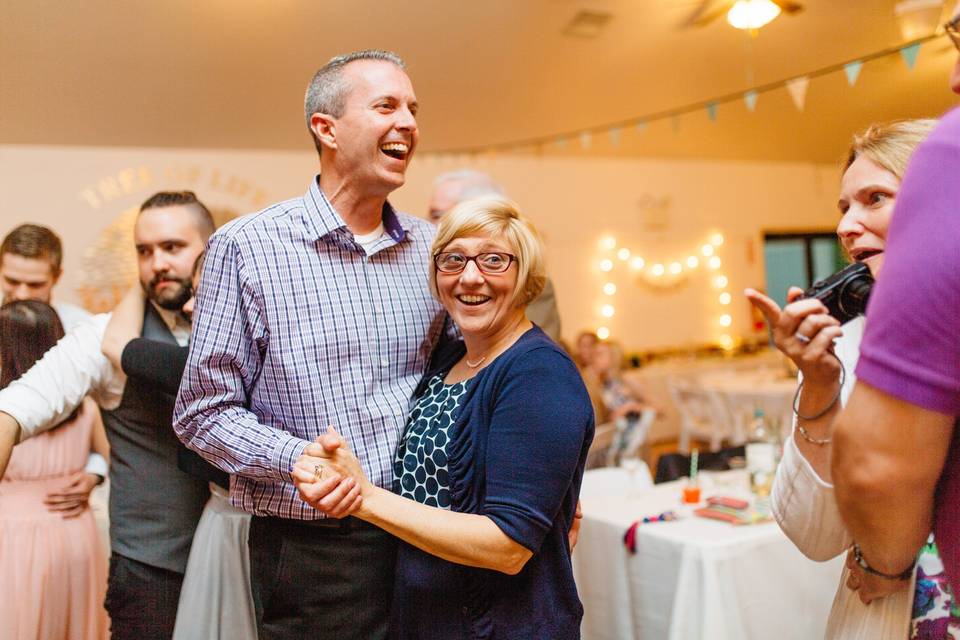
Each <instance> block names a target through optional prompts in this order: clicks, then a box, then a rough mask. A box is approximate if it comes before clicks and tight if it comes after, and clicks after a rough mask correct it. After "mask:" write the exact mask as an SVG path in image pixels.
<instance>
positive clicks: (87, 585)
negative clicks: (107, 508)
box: [0, 300, 109, 640]
mask: <svg viewBox="0 0 960 640" xmlns="http://www.w3.org/2000/svg"><path fill="white" fill-rule="evenodd" d="M62 336H63V326H62V325H61V324H60V319H59V318H58V317H57V314H56V312H55V311H54V310H53V309H52V308H51V307H50V306H49V305H46V304H44V303H42V302H37V301H33V300H21V301H16V302H10V303H7V304H5V305H3V307H2V308H0V388H3V387H5V386H7V385H8V384H9V383H10V382H11V381H13V380H16V379H17V378H18V377H19V376H20V375H21V374H22V373H24V372H25V371H27V369H29V368H30V367H31V366H32V365H33V364H34V363H35V362H36V361H37V360H39V359H40V358H41V357H42V356H43V354H44V353H45V352H46V351H47V349H49V348H50V347H52V346H53V345H54V344H55V343H56V342H57V340H59V339H60V338H61V337H62ZM91 449H93V450H95V451H96V452H97V453H99V454H101V455H103V456H104V457H107V456H108V446H107V439H106V434H105V433H104V429H103V423H102V422H101V420H100V413H99V409H98V408H97V406H96V404H94V402H93V401H92V400H90V399H89V398H87V399H86V400H84V402H83V404H81V405H80V407H78V408H77V410H76V411H75V412H74V414H73V415H71V416H70V417H69V418H67V420H65V421H64V422H63V423H61V424H60V425H59V426H57V427H55V428H54V429H52V430H50V431H48V432H46V433H44V434H41V435H38V436H36V437H34V438H31V439H29V440H26V441H24V442H23V443H22V444H19V445H17V446H16V447H15V448H14V450H13V455H12V456H11V458H10V464H9V466H8V467H7V472H6V475H5V476H4V477H3V479H2V480H0V585H2V586H0V592H2V593H3V597H0V640H101V639H105V638H107V637H108V626H109V623H108V620H107V614H106V611H105V610H104V608H103V599H104V594H105V592H106V587H107V561H106V554H105V552H104V549H103V548H102V545H101V543H100V538H99V536H98V534H97V528H96V524H95V523H94V519H93V514H92V513H91V511H90V508H89V507H88V506H87V507H84V508H82V509H81V510H79V511H76V510H73V511H51V510H50V509H49V508H48V507H47V505H45V504H44V499H45V498H46V496H47V494H48V493H49V492H50V490H51V489H53V488H59V487H61V486H62V485H63V481H64V476H70V475H73V474H76V473H78V472H81V471H83V467H84V463H85V462H86V459H87V455H88V454H89V452H90V451H91Z"/></svg>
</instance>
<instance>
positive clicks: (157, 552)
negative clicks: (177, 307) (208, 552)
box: [102, 303, 210, 573]
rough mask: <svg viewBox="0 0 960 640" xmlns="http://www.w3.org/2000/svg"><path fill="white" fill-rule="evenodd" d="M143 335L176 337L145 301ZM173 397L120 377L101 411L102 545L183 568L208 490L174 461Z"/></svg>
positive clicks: (173, 568)
mask: <svg viewBox="0 0 960 640" xmlns="http://www.w3.org/2000/svg"><path fill="white" fill-rule="evenodd" d="M142 335H143V337H145V338H150V339H152V340H160V341H162V342H171V343H174V344H176V340H175V339H174V337H173V334H171V333H170V330H169V329H168V328H167V325H166V324H164V322H163V318H161V317H160V314H159V313H157V311H156V309H154V308H153V305H152V304H150V303H147V305H146V310H145V312H144V319H143V333H142ZM174 400H175V398H174V397H173V396H171V395H168V394H165V393H163V392H162V391H160V390H158V389H156V388H155V387H152V386H151V385H147V384H145V383H143V382H138V381H137V380H134V379H132V378H128V379H127V384H126V386H125V387H124V389H123V399H122V400H121V401H120V406H119V407H117V408H116V409H114V410H113V411H102V415H103V423H104V425H105V426H106V428H107V439H108V440H109V441H110V545H111V547H112V550H113V551H115V552H116V553H118V554H120V555H122V556H125V557H127V558H131V559H133V560H138V561H140V562H143V563H144V564H148V565H150V566H152V567H160V568H162V569H169V570H171V571H177V572H179V573H183V572H184V571H185V570H186V567H187V555H188V554H189V553H190V543H191V541H192V540H193V531H194V529H196V527H197V522H198V521H199V520H200V513H201V512H202V511H203V507H204V504H205V503H206V501H207V498H208V497H209V495H210V492H209V489H208V488H207V483H206V482H204V481H202V480H197V479H196V478H193V477H191V476H189V475H187V474H186V473H184V472H183V471H181V470H180V469H178V468H177V444H178V440H177V436H176V435H175V434H174V432H173V426H172V425H173V403H174Z"/></svg>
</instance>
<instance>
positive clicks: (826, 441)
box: [797, 422, 833, 446]
mask: <svg viewBox="0 0 960 640" xmlns="http://www.w3.org/2000/svg"><path fill="white" fill-rule="evenodd" d="M797 432H798V433H799V434H800V437H801V438H803V439H804V440H806V441H807V442H809V443H810V444H817V445H821V446H822V445H825V444H830V441H831V440H832V439H833V438H814V437H813V436H811V435H810V434H809V433H807V430H806V429H804V428H803V425H802V424H800V423H799V422H798V423H797Z"/></svg>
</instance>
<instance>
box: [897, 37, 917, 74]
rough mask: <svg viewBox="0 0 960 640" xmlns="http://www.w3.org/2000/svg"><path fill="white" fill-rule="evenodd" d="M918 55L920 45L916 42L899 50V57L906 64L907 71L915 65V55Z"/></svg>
mask: <svg viewBox="0 0 960 640" xmlns="http://www.w3.org/2000/svg"><path fill="white" fill-rule="evenodd" d="M919 53H920V43H919V42H916V43H914V44H912V45H910V46H909V47H904V48H903V49H900V56H901V57H902V58H903V61H904V62H906V63H907V69H910V70H911V71H912V70H913V66H914V65H915V64H917V55H919Z"/></svg>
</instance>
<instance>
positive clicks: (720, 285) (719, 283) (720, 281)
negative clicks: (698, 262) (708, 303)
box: [713, 276, 730, 289]
mask: <svg viewBox="0 0 960 640" xmlns="http://www.w3.org/2000/svg"><path fill="white" fill-rule="evenodd" d="M729 283H730V281H729V280H727V276H717V278H716V279H715V280H714V281H713V286H715V287H716V288H717V289H726V288H727V285H728V284H729Z"/></svg>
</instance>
